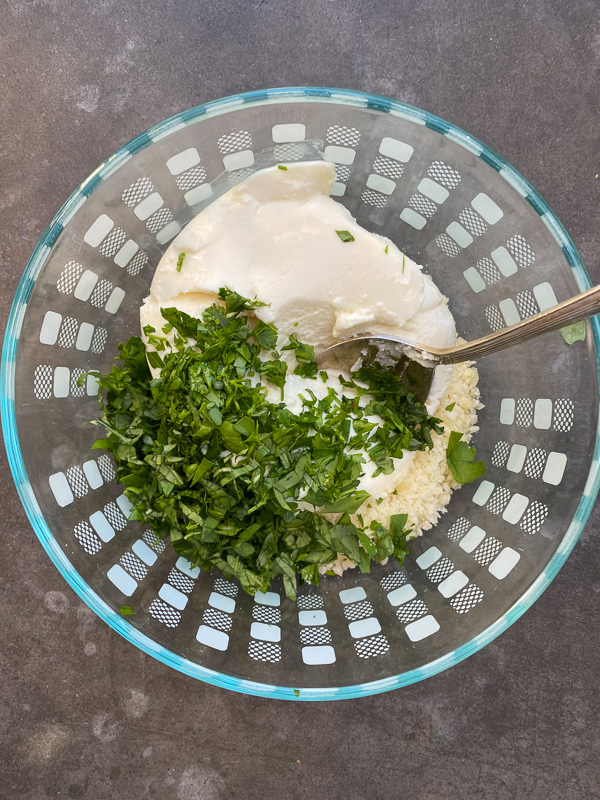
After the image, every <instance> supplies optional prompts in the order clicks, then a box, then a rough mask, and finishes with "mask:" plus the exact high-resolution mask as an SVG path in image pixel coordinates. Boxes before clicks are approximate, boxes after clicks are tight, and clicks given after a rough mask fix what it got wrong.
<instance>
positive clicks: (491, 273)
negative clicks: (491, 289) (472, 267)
mask: <svg viewBox="0 0 600 800" xmlns="http://www.w3.org/2000/svg"><path fill="white" fill-rule="evenodd" d="M477 269H478V270H479V272H480V273H481V277H482V278H483V280H484V281H485V282H486V283H487V285H488V286H493V285H494V284H495V283H498V281H499V280H500V271H499V270H498V267H497V266H496V265H495V264H494V262H493V261H492V259H491V258H481V259H480V260H479V261H478V262H477Z"/></svg>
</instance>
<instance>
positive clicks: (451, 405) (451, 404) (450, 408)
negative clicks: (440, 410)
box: [446, 402, 456, 411]
mask: <svg viewBox="0 0 600 800" xmlns="http://www.w3.org/2000/svg"><path fill="white" fill-rule="evenodd" d="M455 405H456V402H454V403H448V405H447V406H446V411H452V409H453V408H454V406H455Z"/></svg>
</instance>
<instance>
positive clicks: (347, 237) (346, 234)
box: [336, 231, 354, 242]
mask: <svg viewBox="0 0 600 800" xmlns="http://www.w3.org/2000/svg"><path fill="white" fill-rule="evenodd" d="M336 233H337V235H338V236H339V237H340V239H341V240H342V242H353V241H354V236H352V234H351V233H350V231H336Z"/></svg>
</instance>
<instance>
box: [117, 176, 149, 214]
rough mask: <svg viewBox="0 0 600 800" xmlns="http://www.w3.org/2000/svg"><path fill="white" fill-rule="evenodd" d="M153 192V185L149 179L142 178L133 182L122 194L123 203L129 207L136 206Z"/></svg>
mask: <svg viewBox="0 0 600 800" xmlns="http://www.w3.org/2000/svg"><path fill="white" fill-rule="evenodd" d="M153 191H154V184H153V183H152V181H151V180H150V179H149V178H146V177H142V178H138V179H137V181H134V182H133V183H132V184H131V186H129V187H128V188H127V189H125V191H124V192H123V194H122V200H123V202H124V203H125V204H126V205H128V206H130V207H133V206H137V204H138V203H139V202H140V201H141V200H143V199H144V197H146V196H147V195H149V194H150V193H151V192H153Z"/></svg>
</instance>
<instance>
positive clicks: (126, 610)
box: [121, 606, 133, 617]
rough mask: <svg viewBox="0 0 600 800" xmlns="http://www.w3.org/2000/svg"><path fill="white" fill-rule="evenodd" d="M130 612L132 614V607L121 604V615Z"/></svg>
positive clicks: (123, 615) (125, 615) (124, 615)
mask: <svg viewBox="0 0 600 800" xmlns="http://www.w3.org/2000/svg"><path fill="white" fill-rule="evenodd" d="M130 614H133V608H132V607H131V606H121V616H122V617H127V616H129V615H130Z"/></svg>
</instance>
